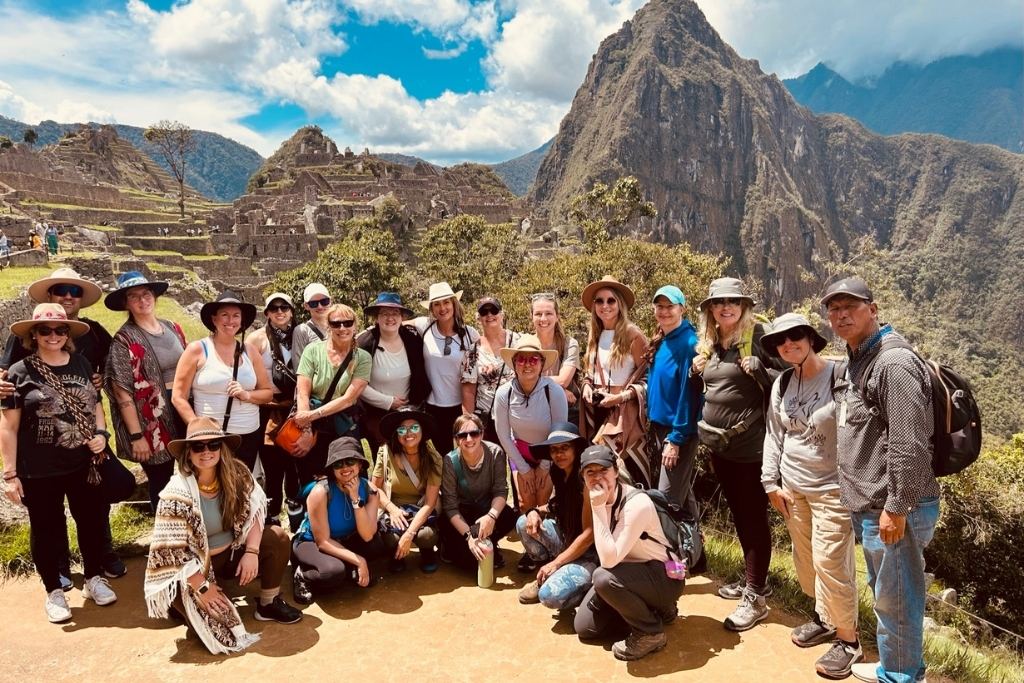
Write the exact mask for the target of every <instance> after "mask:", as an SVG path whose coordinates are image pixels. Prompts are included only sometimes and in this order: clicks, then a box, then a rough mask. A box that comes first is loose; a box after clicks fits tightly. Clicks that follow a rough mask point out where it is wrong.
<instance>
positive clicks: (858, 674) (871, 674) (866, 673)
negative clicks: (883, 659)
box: [850, 662, 878, 683]
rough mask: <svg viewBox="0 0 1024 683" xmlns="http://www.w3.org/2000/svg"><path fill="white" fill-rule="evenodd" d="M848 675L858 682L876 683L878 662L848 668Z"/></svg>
mask: <svg viewBox="0 0 1024 683" xmlns="http://www.w3.org/2000/svg"><path fill="white" fill-rule="evenodd" d="M850 673H852V674H853V677H854V678H856V679H857V680H858V681H866V683H876V681H877V680H878V662H858V663H857V664H854V665H853V666H852V667H850Z"/></svg>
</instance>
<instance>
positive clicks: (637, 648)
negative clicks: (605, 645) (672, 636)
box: [612, 631, 668, 662]
mask: <svg viewBox="0 0 1024 683" xmlns="http://www.w3.org/2000/svg"><path fill="white" fill-rule="evenodd" d="M667 643H668V636H666V635H665V634H664V633H642V632H640V631H630V633H629V635H628V636H626V639H625V640H620V641H619V642H617V643H615V644H614V645H612V654H613V655H615V659H622V660H624V661H627V662H628V661H632V660H634V659H640V658H641V657H646V656H647V655H649V654H651V653H652V652H657V651H658V650H660V649H662V648H663V647H665V645H666V644H667Z"/></svg>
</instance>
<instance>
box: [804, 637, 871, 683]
mask: <svg viewBox="0 0 1024 683" xmlns="http://www.w3.org/2000/svg"><path fill="white" fill-rule="evenodd" d="M862 659H864V652H863V651H861V649H860V643H857V644H856V645H849V644H847V643H844V642H843V641H841V640H836V641H835V642H834V643H832V647H831V648H830V649H829V651H828V652H826V653H825V654H823V655H822V656H821V657H819V658H818V661H816V662H815V663H814V670H815V671H817V672H818V675H819V676H824V677H825V678H831V679H833V680H839V679H841V678H846V677H847V676H849V675H850V669H852V668H853V665H854V664H856V663H857V662H859V661H860V660H862Z"/></svg>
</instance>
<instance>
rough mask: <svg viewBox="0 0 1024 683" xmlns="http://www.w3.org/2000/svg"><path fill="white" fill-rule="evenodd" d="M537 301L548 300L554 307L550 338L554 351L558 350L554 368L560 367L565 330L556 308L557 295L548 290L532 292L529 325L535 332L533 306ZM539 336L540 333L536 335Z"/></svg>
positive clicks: (563, 358)
mask: <svg viewBox="0 0 1024 683" xmlns="http://www.w3.org/2000/svg"><path fill="white" fill-rule="evenodd" d="M538 301H550V302H551V305H552V306H554V307H555V329H554V330H553V331H552V334H553V337H552V340H553V341H554V342H555V351H557V352H558V365H557V366H556V368H555V370H556V373H555V374H557V370H558V369H559V368H561V367H562V362H563V361H564V360H565V352H566V348H565V330H563V329H562V313H561V311H559V310H558V297H557V296H555V295H554V294H551V293H548V292H541V293H540V294H534V295H533V296H531V297H530V325H532V326H533V331H534V333H537V326H536V325H534V324H533V307H534V306H535V305H536V303H537V302H538ZM537 338H538V339H539V338H540V335H539V334H538V335H537Z"/></svg>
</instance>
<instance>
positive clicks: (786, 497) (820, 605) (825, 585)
mask: <svg viewBox="0 0 1024 683" xmlns="http://www.w3.org/2000/svg"><path fill="white" fill-rule="evenodd" d="M761 345H762V346H763V347H764V349H765V350H766V351H767V352H768V353H769V354H771V355H773V356H780V357H781V358H782V359H783V360H784V361H786V363H788V364H789V365H790V366H792V370H786V371H785V372H783V373H782V375H780V376H779V378H778V379H777V380H775V384H774V385H772V394H771V404H770V408H769V411H768V431H767V434H766V435H765V438H764V462H763V463H762V465H761V485H762V486H763V487H764V490H765V492H766V493H767V494H768V500H769V501H770V502H771V504H772V507H774V508H775V509H776V510H778V512H779V514H781V515H782V517H783V519H785V520H786V527H787V528H788V529H789V535H790V537H791V538H792V540H793V564H794V565H795V566H796V573H797V577H798V578H799V579H800V587H801V588H802V589H803V591H804V593H805V594H806V595H807V596H808V597H810V598H811V599H812V600H814V601H815V611H814V619H813V620H811V621H809V622H808V623H806V624H802V625H800V626H797V627H796V628H795V629H793V633H792V634H791V638H792V640H793V643H794V644H795V645H797V646H799V647H812V646H814V645H819V644H822V643H827V642H830V641H831V642H832V647H831V648H830V649H829V650H828V652H826V653H825V654H824V655H822V656H821V657H820V658H819V659H818V661H817V662H816V663H815V669H816V670H817V672H818V673H819V674H820V675H822V676H824V677H826V678H833V679H840V678H846V677H847V676H848V675H849V674H850V670H851V668H852V666H853V664H854V663H855V662H857V661H859V660H860V659H862V658H863V652H862V651H861V648H860V642H859V641H858V639H857V575H856V566H855V563H854V552H855V549H854V546H855V543H854V533H853V523H852V520H851V517H850V511H849V510H847V509H846V508H845V507H843V505H842V503H840V501H839V471H838V469H837V464H836V410H835V407H836V404H835V401H834V400H833V397H832V390H833V389H834V387H835V385H836V381H837V378H842V376H843V374H844V373H845V370H846V368H845V363H837V362H835V361H830V360H825V359H823V358H822V357H821V356H819V355H818V354H819V353H821V350H822V349H824V348H825V346H826V342H825V339H824V338H823V337H822V336H821V335H820V334H818V331H817V330H816V329H814V328H813V327H812V326H811V325H810V323H809V322H807V319H806V318H805V317H804V316H802V315H800V314H799V313H786V314H785V315H781V316H779V317H778V318H776V319H775V320H774V321H773V322H772V329H771V332H770V333H768V334H765V335H764V336H763V337H761ZM840 381H841V380H840Z"/></svg>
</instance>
